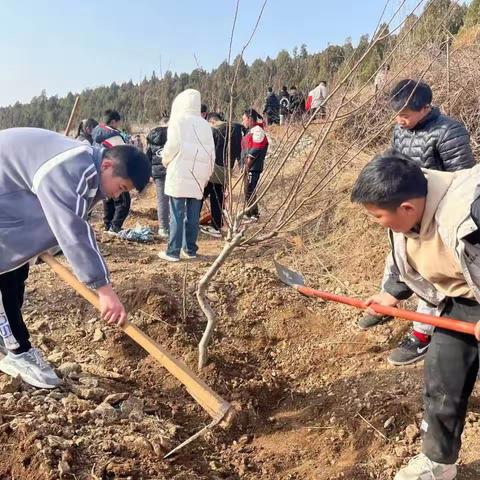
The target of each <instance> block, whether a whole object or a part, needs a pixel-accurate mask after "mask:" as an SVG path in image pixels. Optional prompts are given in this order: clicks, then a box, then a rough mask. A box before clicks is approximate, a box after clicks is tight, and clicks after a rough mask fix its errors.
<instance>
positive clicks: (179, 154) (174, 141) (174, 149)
mask: <svg viewBox="0 0 480 480" xmlns="http://www.w3.org/2000/svg"><path fill="white" fill-rule="evenodd" d="M200 106H201V98H200V92H198V91H197V90H193V89H191V88H189V89H187V90H184V91H183V92H182V93H180V94H179V95H178V96H177V97H176V98H175V100H174V101H173V105H172V111H171V114H170V121H169V124H168V131H167V143H166V144H165V147H164V149H163V153H162V163H163V164H164V165H165V167H166V168H167V176H166V180H165V194H166V195H168V196H169V197H170V236H169V239H168V247H167V250H166V251H165V252H161V253H160V254H159V256H160V258H162V259H163V260H168V261H173V262H176V261H178V260H180V252H182V253H183V256H184V257H186V258H195V257H196V254H197V250H198V246H197V237H198V228H199V219H200V210H201V205H202V202H201V201H202V197H203V190H204V188H205V185H206V184H207V183H208V180H209V178H210V176H211V174H212V172H213V166H214V163H215V145H214V143H213V134H212V129H211V127H210V125H209V123H208V122H207V121H206V120H204V119H203V118H202V117H201V115H200Z"/></svg>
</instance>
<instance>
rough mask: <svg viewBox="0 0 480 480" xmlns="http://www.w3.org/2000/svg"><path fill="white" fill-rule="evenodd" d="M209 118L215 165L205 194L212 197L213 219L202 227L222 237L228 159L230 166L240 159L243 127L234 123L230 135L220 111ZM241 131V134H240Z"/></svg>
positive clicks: (207, 231) (215, 235)
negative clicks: (238, 126) (237, 126)
mask: <svg viewBox="0 0 480 480" xmlns="http://www.w3.org/2000/svg"><path fill="white" fill-rule="evenodd" d="M207 120H208V122H209V123H210V124H211V125H212V133H213V141H214V143H215V165H214V169H213V173H212V176H211V177H210V180H209V182H208V184H207V186H206V187H205V190H204V196H203V200H204V201H205V200H206V199H207V198H210V211H211V221H210V224H209V225H202V226H201V227H200V229H201V231H202V232H203V233H206V234H207V235H211V236H212V237H217V238H219V237H221V228H222V225H223V217H222V214H223V204H224V194H225V192H224V185H225V183H226V179H227V172H226V169H227V165H228V161H230V168H233V166H234V165H235V161H236V160H238V158H239V156H240V154H241V150H242V136H241V129H240V130H239V129H238V128H236V127H235V128H234V125H235V124H232V126H231V128H230V136H229V128H228V123H227V122H225V121H224V120H223V119H222V116H221V115H220V114H219V113H216V112H210V113H209V114H208V116H207ZM236 125H238V124H236ZM239 131H240V135H238V132H239ZM229 137H230V140H229ZM228 157H230V158H228Z"/></svg>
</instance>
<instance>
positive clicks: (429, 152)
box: [392, 107, 475, 172]
mask: <svg viewBox="0 0 480 480" xmlns="http://www.w3.org/2000/svg"><path fill="white" fill-rule="evenodd" d="M392 146H393V147H394V148H395V149H397V150H398V151H400V152H401V153H403V154H404V155H407V156H409V157H410V158H412V159H413V160H415V161H416V162H418V163H419V164H420V166H421V167H423V168H430V169H432V170H442V171H445V172H454V171H456V170H462V169H464V168H471V167H473V166H474V165H475V159H474V157H473V153H472V149H471V147H470V136H469V135H468V132H467V129H466V128H465V126H464V125H463V124H462V123H460V122H458V121H457V120H455V119H453V118H450V117H447V116H446V115H442V114H441V113H440V110H439V109H438V108H437V107H434V108H432V111H431V112H430V113H429V114H428V115H427V116H426V117H425V119H424V120H423V121H422V122H420V123H419V124H418V125H416V126H415V128H413V129H412V130H408V129H406V128H401V127H400V126H399V125H396V126H395V128H394V129H393V140H392Z"/></svg>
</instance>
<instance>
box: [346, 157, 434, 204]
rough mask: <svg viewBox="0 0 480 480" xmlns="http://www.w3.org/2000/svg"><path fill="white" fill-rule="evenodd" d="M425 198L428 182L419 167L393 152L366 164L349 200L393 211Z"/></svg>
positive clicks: (409, 159)
mask: <svg viewBox="0 0 480 480" xmlns="http://www.w3.org/2000/svg"><path fill="white" fill-rule="evenodd" d="M426 196H427V179H426V178H425V175H424V174H423V172H422V169H421V168H420V166H419V165H418V164H417V163H415V162H414V161H413V160H412V159H411V158H409V157H407V156H406V155H403V154H402V153H400V152H399V151H397V150H395V149H389V150H386V151H385V152H384V153H382V154H380V155H377V156H376V157H374V158H373V160H372V161H370V162H369V163H367V165H365V167H363V170H362V171H361V172H360V175H359V176H358V178H357V180H356V181H355V184H354V185H353V189H352V194H351V196H350V200H351V201H352V202H353V203H360V204H362V205H365V204H368V203H369V204H372V205H375V206H377V207H380V208H385V209H388V210H396V209H397V208H398V207H399V206H400V205H401V204H402V203H403V202H405V201H406V200H409V199H412V198H422V197H426Z"/></svg>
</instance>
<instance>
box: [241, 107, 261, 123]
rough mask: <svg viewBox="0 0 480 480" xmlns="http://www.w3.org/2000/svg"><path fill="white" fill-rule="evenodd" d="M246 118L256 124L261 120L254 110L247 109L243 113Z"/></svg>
mask: <svg viewBox="0 0 480 480" xmlns="http://www.w3.org/2000/svg"><path fill="white" fill-rule="evenodd" d="M243 114H244V115H246V116H247V117H248V118H251V119H252V120H253V121H254V122H258V120H263V117H262V116H261V115H260V114H259V113H258V112H257V111H256V110H255V109H254V108H247V109H246V110H245V111H244V112H243Z"/></svg>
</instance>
